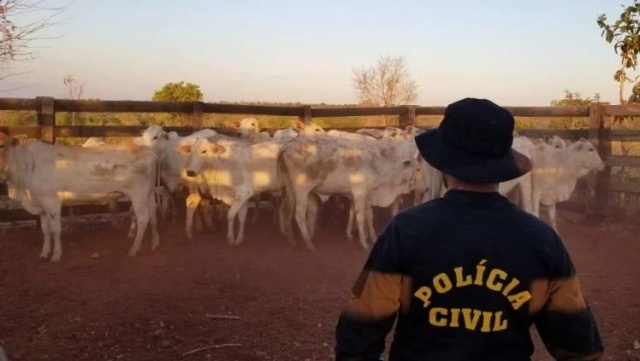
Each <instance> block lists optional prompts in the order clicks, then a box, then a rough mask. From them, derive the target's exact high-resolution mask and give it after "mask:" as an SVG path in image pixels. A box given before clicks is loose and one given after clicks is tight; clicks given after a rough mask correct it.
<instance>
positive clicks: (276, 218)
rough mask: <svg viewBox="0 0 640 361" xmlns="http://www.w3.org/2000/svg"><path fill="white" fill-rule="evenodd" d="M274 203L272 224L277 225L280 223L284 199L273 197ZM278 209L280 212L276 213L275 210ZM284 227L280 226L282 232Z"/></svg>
mask: <svg viewBox="0 0 640 361" xmlns="http://www.w3.org/2000/svg"><path fill="white" fill-rule="evenodd" d="M273 203H274V207H273V210H274V212H271V223H272V224H276V223H279V224H281V223H280V207H281V204H282V198H281V197H279V196H275V197H273ZM276 209H278V212H275V210H276ZM282 229H283V228H282V225H280V232H282Z"/></svg>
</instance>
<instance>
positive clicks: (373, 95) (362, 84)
mask: <svg viewBox="0 0 640 361" xmlns="http://www.w3.org/2000/svg"><path fill="white" fill-rule="evenodd" d="M353 73H354V76H353V78H352V81H353V86H354V88H355V91H356V93H357V94H358V99H359V101H360V104H366V105H369V106H371V105H374V106H385V107H388V106H395V105H402V104H411V103H413V102H415V101H416V98H417V97H418V93H417V88H418V86H417V84H416V82H415V81H413V80H412V79H411V76H410V74H409V70H408V68H407V64H406V62H405V59H404V57H402V56H395V57H394V56H390V55H387V56H380V57H379V58H378V63H377V64H376V65H373V66H370V67H368V68H367V67H364V66H362V67H360V69H354V70H353Z"/></svg>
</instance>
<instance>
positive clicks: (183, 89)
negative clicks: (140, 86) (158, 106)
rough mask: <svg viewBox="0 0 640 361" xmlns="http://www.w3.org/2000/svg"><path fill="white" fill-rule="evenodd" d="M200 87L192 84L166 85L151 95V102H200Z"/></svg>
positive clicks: (201, 96) (201, 97) (182, 82)
mask: <svg viewBox="0 0 640 361" xmlns="http://www.w3.org/2000/svg"><path fill="white" fill-rule="evenodd" d="M202 99H203V95H202V91H200V86H199V85H196V84H193V83H185V82H184V81H181V82H179V83H167V84H165V85H164V86H163V87H162V89H160V90H158V91H156V92H155V93H154V94H153V97H152V98H151V100H153V101H157V102H201V101H202Z"/></svg>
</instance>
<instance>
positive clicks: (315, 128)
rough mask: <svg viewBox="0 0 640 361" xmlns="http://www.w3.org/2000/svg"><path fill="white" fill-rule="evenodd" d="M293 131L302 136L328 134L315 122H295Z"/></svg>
mask: <svg viewBox="0 0 640 361" xmlns="http://www.w3.org/2000/svg"><path fill="white" fill-rule="evenodd" d="M292 125H293V129H294V130H296V131H297V132H298V134H300V135H307V136H308V135H317V134H326V131H325V130H324V129H322V127H321V126H319V125H318V124H316V123H314V122H301V121H299V120H294V121H293V124H292Z"/></svg>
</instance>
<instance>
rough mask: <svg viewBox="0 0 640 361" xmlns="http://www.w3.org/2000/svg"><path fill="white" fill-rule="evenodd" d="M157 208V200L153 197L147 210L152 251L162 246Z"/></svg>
mask: <svg viewBox="0 0 640 361" xmlns="http://www.w3.org/2000/svg"><path fill="white" fill-rule="evenodd" d="M156 207H157V205H156V201H155V198H154V197H153V195H151V196H150V197H149V199H148V201H147V208H148V209H149V223H150V224H151V251H155V250H156V249H157V248H158V246H159V245H160V234H159V233H158V215H157V212H156Z"/></svg>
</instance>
